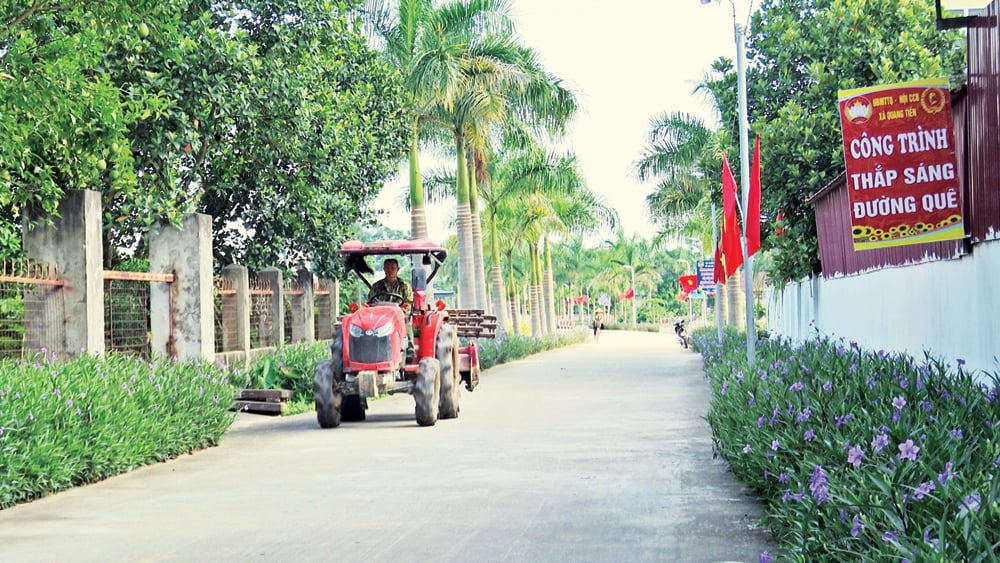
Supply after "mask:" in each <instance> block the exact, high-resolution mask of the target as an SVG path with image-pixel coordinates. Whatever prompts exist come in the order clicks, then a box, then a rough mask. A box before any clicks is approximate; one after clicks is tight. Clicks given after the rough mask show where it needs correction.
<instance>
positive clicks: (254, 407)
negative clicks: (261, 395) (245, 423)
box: [236, 401, 287, 415]
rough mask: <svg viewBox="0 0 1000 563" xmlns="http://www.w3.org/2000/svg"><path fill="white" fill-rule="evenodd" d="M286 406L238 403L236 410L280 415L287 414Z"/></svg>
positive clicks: (259, 402) (281, 404) (254, 402)
mask: <svg viewBox="0 0 1000 563" xmlns="http://www.w3.org/2000/svg"><path fill="white" fill-rule="evenodd" d="M286 404H287V403H272V402H268V401H236V410H239V411H243V412H251V413H255V414H270V415H278V414H281V413H283V412H285V408H286Z"/></svg>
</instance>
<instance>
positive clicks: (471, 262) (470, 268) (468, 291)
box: [455, 135, 476, 309]
mask: <svg viewBox="0 0 1000 563" xmlns="http://www.w3.org/2000/svg"><path fill="white" fill-rule="evenodd" d="M455 144H456V152H457V153H458V158H457V167H458V168H457V176H458V177H457V183H458V186H457V196H458V209H457V219H458V308H459V309H475V308H476V285H475V279H476V274H475V258H474V256H473V251H472V217H471V214H470V213H471V212H470V209H469V174H468V166H466V160H465V140H464V138H463V137H462V136H461V135H458V136H456V138H455Z"/></svg>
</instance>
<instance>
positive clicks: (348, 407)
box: [340, 395, 365, 422]
mask: <svg viewBox="0 0 1000 563" xmlns="http://www.w3.org/2000/svg"><path fill="white" fill-rule="evenodd" d="M340 417H341V418H342V419H343V420H344V421H345V422H361V421H362V420H364V419H365V400H364V399H362V398H361V395H346V396H345V397H344V404H343V405H341V407H340Z"/></svg>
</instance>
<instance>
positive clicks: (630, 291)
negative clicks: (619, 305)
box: [623, 287, 635, 299]
mask: <svg viewBox="0 0 1000 563" xmlns="http://www.w3.org/2000/svg"><path fill="white" fill-rule="evenodd" d="M623 295H624V296H625V299H632V298H633V297H635V288H634V287H630V288H628V290H627V291H626V292H625V293H624V294H623Z"/></svg>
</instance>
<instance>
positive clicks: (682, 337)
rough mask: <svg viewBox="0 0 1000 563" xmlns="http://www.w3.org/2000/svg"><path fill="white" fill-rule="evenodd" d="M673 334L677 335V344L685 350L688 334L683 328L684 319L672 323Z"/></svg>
mask: <svg viewBox="0 0 1000 563" xmlns="http://www.w3.org/2000/svg"><path fill="white" fill-rule="evenodd" d="M674 333H675V334H676V335H677V342H678V343H680V345H681V348H687V347H688V333H687V329H686V328H684V319H677V320H676V321H674Z"/></svg>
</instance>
